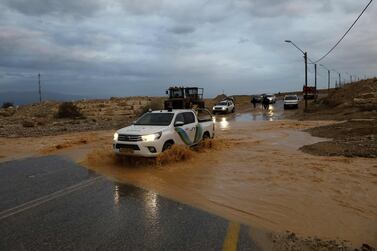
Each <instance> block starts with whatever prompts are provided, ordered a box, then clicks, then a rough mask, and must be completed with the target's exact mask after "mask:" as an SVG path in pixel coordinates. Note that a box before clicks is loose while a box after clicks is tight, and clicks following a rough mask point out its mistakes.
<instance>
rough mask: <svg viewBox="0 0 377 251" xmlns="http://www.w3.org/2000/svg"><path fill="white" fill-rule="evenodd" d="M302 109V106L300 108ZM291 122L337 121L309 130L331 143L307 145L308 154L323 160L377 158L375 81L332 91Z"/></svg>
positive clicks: (357, 83) (376, 90)
mask: <svg viewBox="0 0 377 251" xmlns="http://www.w3.org/2000/svg"><path fill="white" fill-rule="evenodd" d="M301 107H303V105H301ZM292 118H298V119H301V120H338V121H339V123H337V124H334V125H328V126H323V127H318V128H314V129H310V130H308V132H310V133H312V134H313V135H314V136H317V137H323V138H329V139H332V140H331V141H326V142H319V143H316V144H314V145H307V146H304V147H302V148H301V149H302V150H303V151H305V152H307V153H312V154H315V155H324V156H336V155H339V156H347V157H356V156H357V157H370V158H375V157H377V129H376V128H377V78H374V79H369V80H362V81H359V82H355V83H352V84H348V85H345V86H343V87H342V88H339V89H334V90H332V91H331V92H330V93H329V94H328V95H327V96H325V97H323V98H319V99H318V100H317V101H310V102H309V106H308V110H307V112H304V111H303V109H301V110H299V111H298V112H297V113H295V114H294V115H293V116H292Z"/></svg>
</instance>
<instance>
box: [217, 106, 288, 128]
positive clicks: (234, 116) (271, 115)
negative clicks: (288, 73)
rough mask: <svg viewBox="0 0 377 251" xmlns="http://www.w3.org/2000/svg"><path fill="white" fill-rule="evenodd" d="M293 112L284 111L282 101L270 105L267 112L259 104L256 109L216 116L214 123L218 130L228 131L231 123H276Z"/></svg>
mask: <svg viewBox="0 0 377 251" xmlns="http://www.w3.org/2000/svg"><path fill="white" fill-rule="evenodd" d="M292 112H294V110H286V111H285V110H284V104H283V100H277V101H276V103H275V104H270V105H269V107H268V109H267V110H264V109H262V107H261V104H257V107H256V108H250V109H247V110H246V111H243V112H241V113H239V112H235V113H229V114H216V115H214V121H215V122H216V126H217V128H218V129H220V130H226V129H229V126H230V123H231V122H252V121H277V120H281V119H284V118H285V115H286V114H288V113H292Z"/></svg>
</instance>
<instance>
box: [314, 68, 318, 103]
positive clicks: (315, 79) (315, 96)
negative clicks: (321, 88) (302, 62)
mask: <svg viewBox="0 0 377 251" xmlns="http://www.w3.org/2000/svg"><path fill="white" fill-rule="evenodd" d="M314 89H315V95H314V99H315V100H317V64H314Z"/></svg>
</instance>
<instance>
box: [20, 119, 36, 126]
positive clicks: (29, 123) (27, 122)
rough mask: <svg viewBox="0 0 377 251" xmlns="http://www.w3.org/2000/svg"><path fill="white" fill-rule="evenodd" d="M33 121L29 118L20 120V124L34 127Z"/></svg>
mask: <svg viewBox="0 0 377 251" xmlns="http://www.w3.org/2000/svg"><path fill="white" fill-rule="evenodd" d="M34 125H35V124H34V122H33V121H30V120H24V121H22V126H23V127H34Z"/></svg>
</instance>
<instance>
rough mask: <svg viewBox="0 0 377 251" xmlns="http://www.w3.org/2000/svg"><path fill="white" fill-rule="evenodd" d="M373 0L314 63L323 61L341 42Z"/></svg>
mask: <svg viewBox="0 0 377 251" xmlns="http://www.w3.org/2000/svg"><path fill="white" fill-rule="evenodd" d="M372 1H373V0H370V1H369V3H368V4H367V6H366V7H365V8H364V9H363V11H362V12H361V13H360V15H359V16H358V17H357V18H356V20H355V21H354V22H353V23H352V25H351V26H350V27H349V28H348V30H347V31H346V33H344V35H343V36H342V37H341V38H340V39H339V41H338V42H337V43H336V44H335V45H334V46H333V47H332V48H331V49H330V50H329V51H328V52H327V53H326V54H325V55H323V56H322V57H321V58H320V59H318V60H317V61H315V63H318V62H319V61H321V60H322V59H324V58H325V57H327V55H329V54H330V53H331V52H332V51H333V50H334V49H335V48H336V47H337V46H338V45H339V44H340V42H341V41H342V40H343V38H344V37H345V36H346V35H347V34H348V32H350V31H351V29H352V28H353V26H354V25H355V24H356V22H357V21H358V20H359V19H360V17H361V16H362V15H363V14H364V12H365V11H366V9H367V8H368V7H369V5H370V4H371V3H372Z"/></svg>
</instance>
